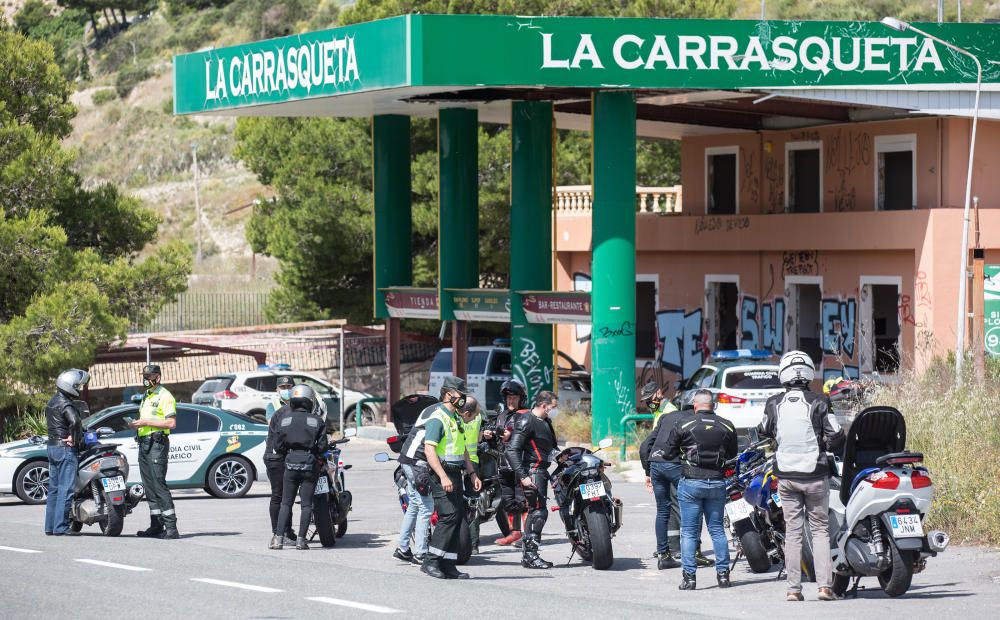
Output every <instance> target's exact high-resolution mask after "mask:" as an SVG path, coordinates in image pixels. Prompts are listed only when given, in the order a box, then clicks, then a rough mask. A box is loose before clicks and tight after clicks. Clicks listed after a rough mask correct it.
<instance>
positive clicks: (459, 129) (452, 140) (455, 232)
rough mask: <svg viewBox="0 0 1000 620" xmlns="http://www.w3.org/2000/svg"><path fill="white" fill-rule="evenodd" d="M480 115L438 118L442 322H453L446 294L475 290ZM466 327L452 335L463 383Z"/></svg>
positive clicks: (451, 113)
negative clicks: (452, 290)
mask: <svg viewBox="0 0 1000 620" xmlns="http://www.w3.org/2000/svg"><path fill="white" fill-rule="evenodd" d="M478 168H479V113H478V112H477V111H476V110H470V109H462V108H447V109H443V110H440V111H439V113H438V188H439V192H438V194H439V195H438V200H439V204H438V300H439V301H438V305H439V307H440V309H441V320H443V321H455V312H454V306H453V305H452V303H451V297H450V296H448V295H445V294H444V290H445V289H449V288H478V287H479V179H478V174H479V170H478ZM466 330H467V325H465V323H464V321H455V325H454V326H453V329H452V347H453V352H452V372H453V373H454V374H456V375H457V376H460V377H465V374H466V367H465V354H466V351H465V348H466V347H467V345H468V338H467V337H466V335H467V332H466Z"/></svg>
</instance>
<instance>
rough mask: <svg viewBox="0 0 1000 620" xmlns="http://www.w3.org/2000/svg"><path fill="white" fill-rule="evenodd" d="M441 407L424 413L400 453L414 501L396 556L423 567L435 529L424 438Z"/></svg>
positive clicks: (405, 518) (408, 512)
mask: <svg viewBox="0 0 1000 620" xmlns="http://www.w3.org/2000/svg"><path fill="white" fill-rule="evenodd" d="M439 406H440V404H439V403H434V404H433V405H431V406H430V407H427V408H425V409H424V410H423V411H421V412H420V415H419V416H417V421H416V422H414V423H413V427H412V428H411V429H410V432H409V434H407V436H406V441H404V442H403V446H402V448H400V451H399V468H400V469H401V470H402V472H403V477H404V478H405V479H406V494H407V496H408V497H409V500H410V501H409V503H408V504H407V506H406V512H405V513H404V514H403V522H402V524H401V525H400V527H399V539H398V542H397V544H396V549H395V550H394V551H393V552H392V557H394V558H396V559H397V560H401V561H403V562H409V563H411V564H417V565H419V566H422V565H423V563H424V557H426V555H427V535H428V533H429V530H430V527H431V515H432V514H433V513H434V498H433V497H431V475H430V473H431V472H430V467H429V466H428V465H427V457H426V456H425V455H424V435H426V434H427V421H428V420H430V419H431V416H433V415H434V412H435V411H437V409H438V407H439ZM411 536H412V537H413V545H412V546H411V545H410V537H411Z"/></svg>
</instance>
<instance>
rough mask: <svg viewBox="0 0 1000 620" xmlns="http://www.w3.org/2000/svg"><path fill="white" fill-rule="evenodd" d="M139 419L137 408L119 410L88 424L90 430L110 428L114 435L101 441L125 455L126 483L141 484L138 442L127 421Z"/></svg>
mask: <svg viewBox="0 0 1000 620" xmlns="http://www.w3.org/2000/svg"><path fill="white" fill-rule="evenodd" d="M126 418H131V419H133V420H136V419H138V418H139V408H138V407H127V408H125V409H119V410H117V411H115V412H114V413H112V414H111V415H109V416H107V417H103V418H100V419H98V420H96V421H95V422H93V423H91V424H90V430H92V431H96V430H97V429H99V428H110V429H111V430H112V431H114V434H113V435H111V436H110V437H107V438H105V439H102V440H101V441H102V442H103V443H113V444H116V445H117V446H118V450H119V451H120V452H121V453H122V454H123V455H125V460H126V461H128V482H129V483H138V482H142V477H141V476H140V475H139V442H138V441H137V440H136V435H135V430H134V429H131V428H129V427H128V420H126Z"/></svg>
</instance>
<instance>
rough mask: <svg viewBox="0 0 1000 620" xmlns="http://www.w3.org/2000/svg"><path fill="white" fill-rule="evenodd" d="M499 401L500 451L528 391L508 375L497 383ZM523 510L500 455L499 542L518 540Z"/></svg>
mask: <svg viewBox="0 0 1000 620" xmlns="http://www.w3.org/2000/svg"><path fill="white" fill-rule="evenodd" d="M500 398H501V403H500V405H499V406H498V410H499V411H498V413H497V417H496V433H497V434H498V435H499V438H498V439H497V442H498V443H499V446H498V447H499V448H500V450H501V452H505V451H506V445H507V443H508V442H509V441H510V437H511V432H512V431H513V428H514V420H515V419H516V418H517V417H518V416H520V415H522V414H524V413H527V412H528V409H527V406H528V392H527V390H525V389H524V385H523V384H522V383H521V382H520V381H518V380H517V379H508V380H506V381H504V382H503V384H502V385H501V386H500ZM523 512H524V496H523V492H522V491H521V488H520V485H519V484H518V482H517V477H516V476H515V475H514V470H513V469H512V468H511V467H510V465H509V463H505V462H504V459H501V463H500V510H499V511H497V525H498V526H500V533H501V534H503V536H502V537H500V538H498V539H497V540H496V543H497V544H498V545H512V544H514V543H516V542H517V541H519V540H521V520H522V519H521V517H522V513H523Z"/></svg>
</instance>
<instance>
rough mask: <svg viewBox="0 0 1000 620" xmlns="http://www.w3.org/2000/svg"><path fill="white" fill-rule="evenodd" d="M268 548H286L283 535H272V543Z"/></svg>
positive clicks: (277, 549)
mask: <svg viewBox="0 0 1000 620" xmlns="http://www.w3.org/2000/svg"><path fill="white" fill-rule="evenodd" d="M267 548H268V549H273V550H275V551H281V550H282V549H283V548H284V545H283V541H282V539H281V536H272V537H271V544H269V545H268V546H267Z"/></svg>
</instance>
